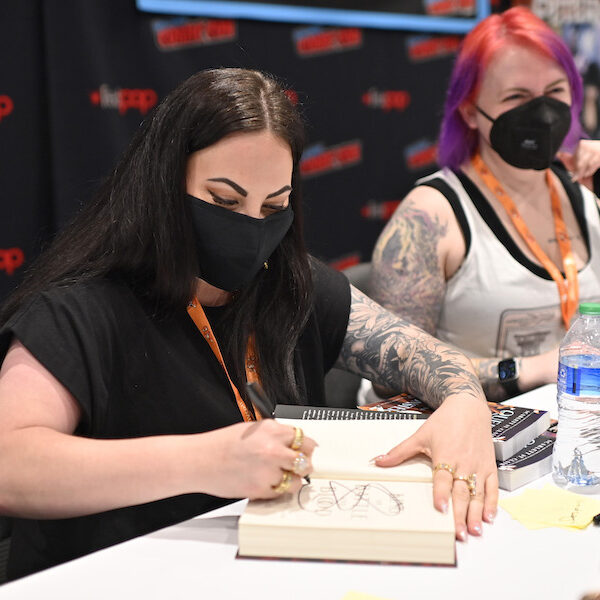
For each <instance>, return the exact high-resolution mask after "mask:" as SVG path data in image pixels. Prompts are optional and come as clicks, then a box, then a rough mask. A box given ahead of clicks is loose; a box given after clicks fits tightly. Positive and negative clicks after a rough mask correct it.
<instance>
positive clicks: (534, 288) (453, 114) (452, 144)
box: [371, 7, 600, 400]
mask: <svg viewBox="0 0 600 600" xmlns="http://www.w3.org/2000/svg"><path fill="white" fill-rule="evenodd" d="M581 104H582V85H581V78H580V76H579V74H578V73H577V70H576V68H575V64H574V62H573V58H572V56H571V54H570V53H569V50H568V48H567V47H566V45H565V43H564V42H563V41H562V40H561V38H560V37H559V36H558V35H557V34H556V33H555V32H554V31H553V30H552V29H551V28H550V27H548V26H547V25H546V24H545V23H544V22H543V21H542V20H541V19H539V18H538V17H536V16H535V15H533V14H532V13H531V12H530V11H529V10H527V9H525V8H520V7H517V8H512V9H510V10H507V11H506V12H504V13H501V14H496V15H492V16H490V17H488V18H486V19H484V20H483V21H482V22H481V23H479V25H477V26H476V27H475V28H474V29H473V30H472V31H471V32H470V33H469V34H468V35H467V36H466V38H465V39H464V41H463V43H462V46H461V48H460V50H459V53H458V56H457V59H456V63H455V66H454V70H453V72H452V75H451V79H450V84H449V88H448V93H447V98H446V107H445V113H444V118H443V122H442V128H441V134H440V140H439V147H438V155H439V156H438V159H439V160H438V162H439V163H440V165H441V166H442V167H443V168H442V170H441V171H438V172H437V173H435V174H433V175H431V176H430V177H427V178H424V179H422V180H421V181H420V182H418V185H417V187H415V188H414V189H413V190H412V191H411V192H410V193H409V194H408V196H407V197H406V198H405V199H404V200H403V201H402V203H401V204H400V206H399V207H398V209H397V211H396V213H395V214H394V215H393V217H392V219H391V220H390V222H389V223H388V225H387V226H386V228H385V229H384V231H383V232H382V234H381V236H380V238H379V240H378V242H377V244H376V247H375V250H374V253H373V276H372V281H371V283H372V296H373V297H374V298H375V299H376V300H377V301H378V302H379V303H381V305H382V306H384V307H386V308H388V309H389V310H391V311H393V312H394V313H396V314H398V315H402V316H403V317H404V318H406V319H407V320H409V321H410V322H412V323H414V324H416V325H418V326H419V327H422V328H423V329H424V330H426V331H428V332H429V333H432V334H434V335H435V336H436V337H438V338H439V339H441V340H443V341H446V342H448V343H450V344H452V345H453V346H454V347H457V348H460V349H461V350H462V351H463V352H465V353H467V355H469V356H470V357H472V361H473V363H474V365H475V367H476V370H477V371H478V375H479V378H480V380H481V382H482V384H483V385H484V389H485V391H486V394H487V397H488V399H490V400H504V399H506V398H507V397H510V396H514V395H516V394H517V393H520V392H524V391H527V390H529V389H532V388H534V387H537V386H540V385H543V384H545V383H551V382H556V375H557V359H558V356H557V354H558V352H557V351H558V345H559V343H560V341H561V339H562V338H563V336H564V335H565V332H566V330H567V328H568V327H569V324H570V322H571V320H572V318H573V315H574V314H575V312H576V310H577V306H578V302H579V301H580V300H581V301H592V300H594V301H597V300H598V299H600V219H599V216H598V208H597V205H596V198H595V197H594V195H593V194H592V193H591V192H590V191H589V190H588V189H587V188H585V187H584V186H582V185H579V184H577V183H576V182H575V180H576V179H583V178H585V177H587V176H589V175H590V174H591V173H593V172H594V171H595V170H596V169H597V168H598V166H600V165H599V164H598V152H597V143H598V142H592V141H589V140H588V141H586V143H585V144H584V142H580V143H579V148H578V149H577V152H576V153H575V158H576V166H575V169H576V172H575V174H574V176H573V177H571V176H570V175H569V174H568V173H567V172H566V171H565V170H564V169H563V168H561V167H560V166H559V165H556V164H554V163H553V160H554V158H555V156H556V154H557V152H558V150H559V149H560V148H561V146H562V147H563V148H564V149H566V150H571V151H572V150H573V149H574V147H575V146H576V145H577V144H578V142H579V140H580V137H581V136H582V131H581V126H580V124H579V120H578V119H579V112H580V110H581ZM586 144H587V145H586ZM594 145H596V146H594Z"/></svg>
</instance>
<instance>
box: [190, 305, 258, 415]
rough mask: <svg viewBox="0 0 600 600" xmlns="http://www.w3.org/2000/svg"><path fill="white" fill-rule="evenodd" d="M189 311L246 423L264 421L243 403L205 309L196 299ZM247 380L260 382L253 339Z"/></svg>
mask: <svg viewBox="0 0 600 600" xmlns="http://www.w3.org/2000/svg"><path fill="white" fill-rule="evenodd" d="M187 311H188V314H189V315H190V317H191V318H192V321H194V323H195V324H196V327H197V328H198V330H199V331H200V333H201V334H202V337H204V339H205V340H206V342H207V343H208V345H209V346H210V349H211V350H212V351H213V354H214V355H215V357H216V358H217V360H218V361H219V364H220V365H221V367H222V369H223V371H225V375H227V379H228V380H229V385H231V389H232V391H233V395H234V396H235V401H236V402H237V405H238V408H239V409H240V412H241V413H242V417H243V418H244V421H255V420H257V421H259V420H260V419H262V417H261V415H260V412H259V411H258V409H257V408H256V406H254V404H253V405H252V406H253V407H254V414H255V415H256V419H255V418H254V416H253V415H252V413H251V412H250V411H249V410H248V407H247V406H246V403H245V402H244V401H243V399H242V396H241V395H240V391H239V390H238V389H237V387H235V384H234V383H233V381H232V380H231V377H229V372H228V371H227V367H226V366H225V361H224V360H223V355H222V354H221V349H220V348H219V344H218V343H217V338H216V337H215V334H214V333H213V331H212V328H211V326H210V323H209V322H208V319H207V318H206V314H205V312H204V309H203V308H202V305H201V304H200V303H199V302H198V300H197V299H196V298H194V301H193V302H191V303H190V304H189V305H188V309H187ZM246 380H247V381H248V382H249V383H254V382H257V381H258V373H257V371H256V355H255V352H254V342H253V340H252V338H250V339H249V340H248V348H247V350H246Z"/></svg>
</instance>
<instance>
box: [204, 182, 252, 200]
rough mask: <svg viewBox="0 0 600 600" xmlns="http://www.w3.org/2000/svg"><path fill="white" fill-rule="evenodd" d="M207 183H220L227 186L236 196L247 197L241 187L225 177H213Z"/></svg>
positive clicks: (246, 193)
mask: <svg viewBox="0 0 600 600" xmlns="http://www.w3.org/2000/svg"><path fill="white" fill-rule="evenodd" d="M208 181H219V182H221V183H226V184H227V185H230V186H231V187H232V188H233V189H234V190H235V191H236V192H237V193H238V194H241V195H242V196H244V198H245V197H246V196H247V195H248V192H247V191H246V190H245V189H244V188H243V187H242V186H241V185H238V184H237V183H236V182H235V181H231V179H227V177H214V178H212V179H209V180H208Z"/></svg>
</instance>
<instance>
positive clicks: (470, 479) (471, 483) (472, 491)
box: [454, 473, 477, 498]
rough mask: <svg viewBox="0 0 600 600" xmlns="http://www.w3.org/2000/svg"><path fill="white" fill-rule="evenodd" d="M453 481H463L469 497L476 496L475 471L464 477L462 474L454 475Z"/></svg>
mask: <svg viewBox="0 0 600 600" xmlns="http://www.w3.org/2000/svg"><path fill="white" fill-rule="evenodd" d="M454 481H464V482H465V483H466V484H467V487H468V488H469V496H471V498H474V497H475V496H476V487H477V475H475V473H471V474H470V475H467V476H466V477H465V476H464V475H455V477H454Z"/></svg>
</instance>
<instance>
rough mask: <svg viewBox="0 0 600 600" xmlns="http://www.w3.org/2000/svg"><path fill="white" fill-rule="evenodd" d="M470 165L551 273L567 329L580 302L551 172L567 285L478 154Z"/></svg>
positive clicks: (566, 233)
mask: <svg viewBox="0 0 600 600" xmlns="http://www.w3.org/2000/svg"><path fill="white" fill-rule="evenodd" d="M471 164H472V165H473V168H474V169H475V171H477V173H478V175H479V176H480V177H481V179H482V180H483V182H484V183H485V185H486V186H487V187H488V188H489V189H490V191H491V192H492V193H493V194H494V195H495V196H496V198H498V200H499V201H500V203H501V204H502V206H503V207H504V209H505V210H506V212H507V214H508V216H509V217H510V220H511V221H512V223H513V225H514V226H515V229H516V230H517V231H518V232H519V235H520V236H521V237H522V238H523V240H525V243H526V244H527V246H529V249H530V250H531V252H533V254H534V255H535V257H536V258H537V259H538V260H539V261H540V263H542V265H543V266H544V268H545V269H546V271H548V273H550V275H551V276H552V279H554V281H555V283H556V286H557V287H558V295H559V298H560V309H561V313H562V318H563V322H564V324H565V329H569V324H570V322H571V318H572V317H573V315H574V314H575V311H576V310H577V303H578V301H579V283H578V281H577V266H576V265H575V258H574V256H573V252H572V251H571V240H570V239H569V234H568V231H567V226H566V225H565V221H564V219H563V214H562V208H561V205H560V198H559V196H558V192H557V190H556V186H555V185H554V182H553V181H552V176H551V173H550V169H547V170H546V183H547V184H548V188H549V190H550V201H551V205H552V216H553V218H554V230H555V232H556V239H557V241H558V247H559V248H560V256H561V258H562V263H563V269H564V272H565V275H566V281H565V278H564V277H563V276H562V273H561V272H560V271H559V269H558V267H557V266H556V265H555V264H554V263H553V262H552V261H551V260H550V258H549V257H548V255H547V254H546V253H545V252H544V251H543V250H542V248H541V247H540V245H539V244H538V243H537V241H536V239H535V237H533V234H532V233H531V231H529V228H528V227H527V225H526V224H525V221H524V220H523V217H521V214H520V213H519V211H518V210H517V207H516V206H515V203H514V202H513V201H512V199H511V198H510V196H509V195H508V194H507V193H506V192H505V191H504V188H503V187H502V185H501V184H500V182H499V181H498V179H496V177H495V176H494V175H493V173H492V172H491V171H490V170H489V169H488V167H487V165H486V164H485V162H484V161H483V159H482V158H481V155H480V154H479V152H477V153H476V154H475V155H474V156H473V158H472V159H471Z"/></svg>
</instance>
